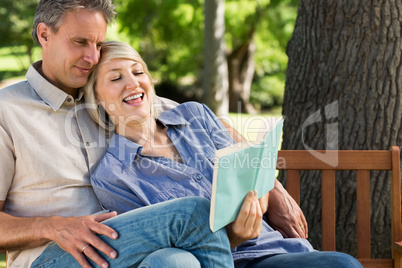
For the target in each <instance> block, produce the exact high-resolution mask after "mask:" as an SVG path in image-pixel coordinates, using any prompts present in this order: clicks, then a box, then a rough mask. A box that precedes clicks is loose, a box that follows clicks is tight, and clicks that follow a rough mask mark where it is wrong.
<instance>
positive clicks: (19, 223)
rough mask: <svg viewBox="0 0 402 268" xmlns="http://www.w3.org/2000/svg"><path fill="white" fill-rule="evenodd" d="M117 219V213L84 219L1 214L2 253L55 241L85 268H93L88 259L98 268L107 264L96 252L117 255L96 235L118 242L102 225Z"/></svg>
mask: <svg viewBox="0 0 402 268" xmlns="http://www.w3.org/2000/svg"><path fill="white" fill-rule="evenodd" d="M3 207H4V201H0V210H3ZM114 216H116V213H115V212H111V213H106V214H101V215H92V216H82V217H68V218H67V217H58V216H54V217H31V218H21V217H14V216H11V215H9V214H7V213H4V212H0V233H1V234H2V237H1V239H0V252H4V251H6V250H21V249H28V248H34V247H38V246H42V245H44V244H46V243H47V242H49V241H55V242H56V243H57V244H58V245H59V246H60V248H62V249H63V250H65V251H67V252H68V253H70V254H71V255H72V256H73V257H74V258H75V259H76V260H77V261H78V263H79V264H80V265H81V266H83V267H91V266H90V265H89V263H88V261H87V260H86V258H85V256H84V254H83V252H82V251H81V250H82V248H83V247H84V246H86V245H88V244H89V245H91V246H90V247H87V248H86V249H85V255H86V256H87V257H88V258H90V259H92V260H93V261H95V262H96V263H97V264H98V265H99V266H101V267H102V264H105V263H106V261H105V260H104V259H103V258H101V256H100V255H99V254H98V253H96V251H95V248H97V249H98V250H100V251H102V252H104V253H105V254H107V255H108V256H110V257H111V258H115V257H116V256H117V253H116V251H115V250H114V249H112V248H111V247H110V246H109V245H107V244H106V243H105V242H104V241H103V240H101V239H100V238H99V237H98V236H97V235H96V234H103V235H105V236H108V237H109V238H111V239H116V238H117V236H118V235H117V233H116V232H115V231H114V230H113V229H112V228H110V227H108V226H106V225H104V224H101V223H100V222H101V221H104V220H107V219H109V218H112V217H114Z"/></svg>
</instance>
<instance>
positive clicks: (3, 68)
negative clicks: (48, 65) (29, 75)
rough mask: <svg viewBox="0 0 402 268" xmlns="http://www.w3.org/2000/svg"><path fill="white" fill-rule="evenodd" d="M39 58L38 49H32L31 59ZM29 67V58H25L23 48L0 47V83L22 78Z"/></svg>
mask: <svg viewBox="0 0 402 268" xmlns="http://www.w3.org/2000/svg"><path fill="white" fill-rule="evenodd" d="M39 58H40V50H39V48H35V49H34V55H33V59H34V60H38V59H39ZM28 67H29V58H28V56H26V53H25V50H24V48H23V47H2V48H0V81H3V80H5V79H10V78H14V77H16V76H24V75H25V72H26V70H27V68H28Z"/></svg>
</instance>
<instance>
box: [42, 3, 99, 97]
mask: <svg viewBox="0 0 402 268" xmlns="http://www.w3.org/2000/svg"><path fill="white" fill-rule="evenodd" d="M40 27H42V28H41V29H44V30H43V31H41V30H39V31H38V35H40V36H39V38H40V41H41V44H42V48H43V63H42V70H43V74H44V75H45V77H46V78H47V79H48V80H49V81H50V82H51V83H52V84H54V85H55V86H57V87H59V88H60V89H62V90H64V91H65V92H71V90H74V89H77V88H80V87H82V86H84V85H85V84H86V82H87V80H88V76H89V74H90V73H91V72H92V70H93V69H94V67H95V65H96V64H97V63H98V61H99V57H100V45H101V44H102V43H103V42H104V40H105V35H106V28H107V25H106V21H105V19H104V18H103V16H102V14H101V13H99V12H91V11H88V10H77V11H72V12H69V13H67V14H66V15H65V17H64V19H63V23H62V25H61V26H60V28H59V29H58V31H57V32H53V31H51V29H50V28H48V27H47V26H46V25H44V24H43V25H40ZM72 92H74V91H72Z"/></svg>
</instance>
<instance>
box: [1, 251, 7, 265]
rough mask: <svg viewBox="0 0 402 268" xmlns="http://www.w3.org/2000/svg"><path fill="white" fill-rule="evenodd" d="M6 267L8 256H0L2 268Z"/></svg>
mask: <svg viewBox="0 0 402 268" xmlns="http://www.w3.org/2000/svg"><path fill="white" fill-rule="evenodd" d="M5 267H6V254H5V253H4V254H0V268H5Z"/></svg>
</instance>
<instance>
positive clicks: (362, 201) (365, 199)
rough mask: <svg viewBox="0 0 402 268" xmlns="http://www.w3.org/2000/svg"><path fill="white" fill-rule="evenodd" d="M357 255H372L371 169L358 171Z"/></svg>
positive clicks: (366, 256)
mask: <svg viewBox="0 0 402 268" xmlns="http://www.w3.org/2000/svg"><path fill="white" fill-rule="evenodd" d="M356 196H357V257H358V258H370V257H371V242H370V241H371V230H370V226H371V224H370V171H369V170H359V171H357V195H356Z"/></svg>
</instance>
